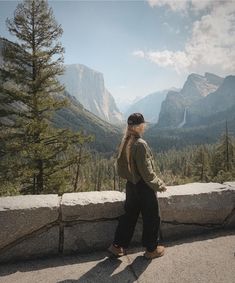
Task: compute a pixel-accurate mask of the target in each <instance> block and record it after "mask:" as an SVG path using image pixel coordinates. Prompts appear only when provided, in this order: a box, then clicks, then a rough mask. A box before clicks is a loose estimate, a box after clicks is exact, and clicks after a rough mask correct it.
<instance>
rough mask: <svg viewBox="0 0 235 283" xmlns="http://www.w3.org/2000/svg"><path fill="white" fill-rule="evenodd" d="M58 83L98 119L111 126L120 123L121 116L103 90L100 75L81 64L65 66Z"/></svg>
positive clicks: (111, 99) (102, 81) (110, 97)
mask: <svg viewBox="0 0 235 283" xmlns="http://www.w3.org/2000/svg"><path fill="white" fill-rule="evenodd" d="M60 81H61V82H62V83H63V84H64V85H65V87H66V90H67V91H68V92H69V93H70V94H71V95H73V96H75V97H76V98H77V99H78V101H79V102H80V103H81V104H82V105H83V106H84V107H85V108H86V109H88V110H89V111H91V112H92V113H94V114H95V115H97V116H98V117H100V118H102V119H103V120H105V121H107V122H110V123H113V124H120V123H121V122H122V120H123V117H122V114H121V113H120V111H119V110H118V108H117V105H116V103H115V100H114V98H113V96H112V95H111V94H110V92H109V91H108V90H107V89H106V88H105V84H104V77H103V74H102V73H100V72H97V71H95V70H93V69H90V68H88V67H86V66H84V65H82V64H72V65H66V69H65V73H64V74H63V75H62V76H61V77H60Z"/></svg>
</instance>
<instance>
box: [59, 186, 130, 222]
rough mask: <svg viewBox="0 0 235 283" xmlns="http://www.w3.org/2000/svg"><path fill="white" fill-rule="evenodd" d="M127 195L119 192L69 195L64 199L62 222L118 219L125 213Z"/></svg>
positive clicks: (64, 196) (62, 203) (65, 195)
mask: <svg viewBox="0 0 235 283" xmlns="http://www.w3.org/2000/svg"><path fill="white" fill-rule="evenodd" d="M124 200H125V194H124V193H122V192H118V191H99V192H80V193H67V194H64V195H63V197H62V202H61V209H62V220H63V221H71V220H95V219H108V218H109V219H110V218H116V217H118V216H119V215H121V214H122V213H124V205H123V201H124Z"/></svg>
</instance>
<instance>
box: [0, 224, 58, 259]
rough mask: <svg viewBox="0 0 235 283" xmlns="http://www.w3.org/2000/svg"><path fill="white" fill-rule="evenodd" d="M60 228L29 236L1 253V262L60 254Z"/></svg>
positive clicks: (56, 227)
mask: <svg viewBox="0 0 235 283" xmlns="http://www.w3.org/2000/svg"><path fill="white" fill-rule="evenodd" d="M58 247H59V227H58V226H54V227H51V228H49V229H47V230H43V231H39V232H38V233H33V234H31V235H30V236H27V237H26V238H24V239H23V240H22V241H20V242H18V243H15V244H14V245H12V246H11V247H9V248H8V249H6V250H2V251H0V262H7V261H15V260H20V259H29V258H36V257H42V256H47V255H52V254H57V253H58Z"/></svg>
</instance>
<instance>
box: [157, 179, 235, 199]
mask: <svg viewBox="0 0 235 283" xmlns="http://www.w3.org/2000/svg"><path fill="white" fill-rule="evenodd" d="M234 183H235V182H234ZM167 189H168V190H167V191H166V192H163V193H160V192H159V193H158V197H170V196H176V195H198V194H208V193H212V192H221V190H234V191H235V187H231V186H228V185H226V184H220V183H212V182H210V183H199V182H195V183H187V184H184V185H177V186H167Z"/></svg>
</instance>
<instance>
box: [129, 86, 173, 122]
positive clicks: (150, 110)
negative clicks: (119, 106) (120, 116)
mask: <svg viewBox="0 0 235 283" xmlns="http://www.w3.org/2000/svg"><path fill="white" fill-rule="evenodd" d="M168 91H169V90H163V91H157V92H154V93H151V94H148V95H146V96H145V97H143V98H140V99H138V100H137V101H136V102H135V103H133V104H132V105H131V106H130V107H129V108H128V109H127V110H126V111H125V113H124V116H125V117H126V118H127V117H128V116H129V115H130V114H131V113H133V112H140V113H142V114H143V115H144V117H145V119H146V120H147V121H149V122H152V123H156V122H157V121H158V116H159V112H160V109H161V103H162V101H163V100H164V99H165V98H166V94H167V92H168Z"/></svg>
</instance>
